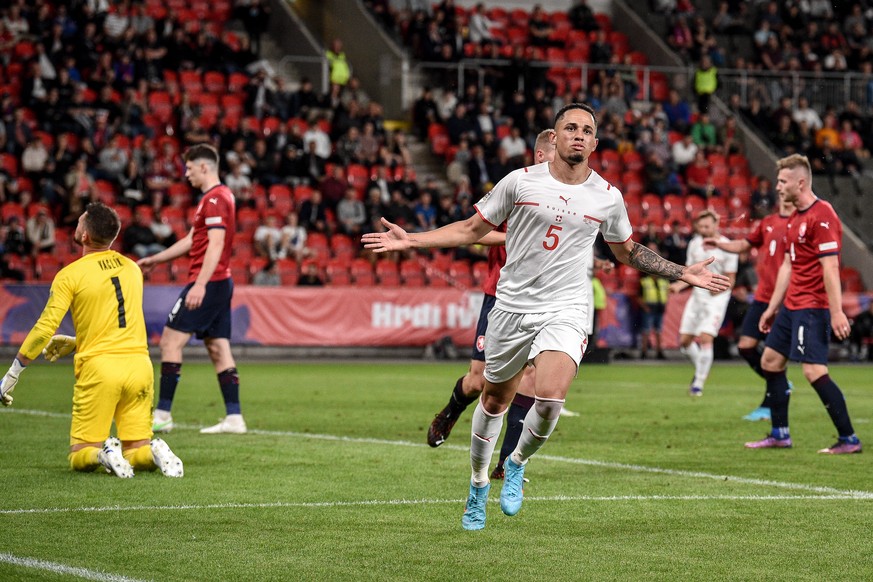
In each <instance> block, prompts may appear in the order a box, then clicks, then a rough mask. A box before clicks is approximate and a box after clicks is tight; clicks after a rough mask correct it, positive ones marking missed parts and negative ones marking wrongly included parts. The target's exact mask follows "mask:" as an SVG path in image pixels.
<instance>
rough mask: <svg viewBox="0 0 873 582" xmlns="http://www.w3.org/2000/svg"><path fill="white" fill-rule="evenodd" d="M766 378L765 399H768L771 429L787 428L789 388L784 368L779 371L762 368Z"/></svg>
mask: <svg viewBox="0 0 873 582" xmlns="http://www.w3.org/2000/svg"><path fill="white" fill-rule="evenodd" d="M763 372H764V378H765V379H766V380H767V399H768V400H769V401H770V422H771V423H772V425H773V429H774V430H775V429H777V428H786V429H787V428H788V400H789V397H790V395H791V389H790V388H789V387H788V378H787V377H786V376H785V370H782V371H781V372H768V371H767V370H763Z"/></svg>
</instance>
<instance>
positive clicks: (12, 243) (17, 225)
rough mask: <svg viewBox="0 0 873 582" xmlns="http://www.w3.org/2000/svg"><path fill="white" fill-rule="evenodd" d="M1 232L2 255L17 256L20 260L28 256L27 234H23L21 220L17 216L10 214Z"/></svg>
mask: <svg viewBox="0 0 873 582" xmlns="http://www.w3.org/2000/svg"><path fill="white" fill-rule="evenodd" d="M3 231H4V238H3V248H4V253H8V254H11V255H17V256H18V257H21V258H23V257H25V256H26V255H27V254H28V244H27V234H26V233H25V232H24V227H23V226H22V225H21V219H20V218H19V217H18V215H17V214H12V215H10V216H9V218H7V219H6V224H4V225H3Z"/></svg>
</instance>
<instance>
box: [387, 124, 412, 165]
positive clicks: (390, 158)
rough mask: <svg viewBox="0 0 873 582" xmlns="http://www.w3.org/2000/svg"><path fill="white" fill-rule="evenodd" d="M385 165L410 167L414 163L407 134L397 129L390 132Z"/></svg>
mask: <svg viewBox="0 0 873 582" xmlns="http://www.w3.org/2000/svg"><path fill="white" fill-rule="evenodd" d="M385 151H386V152H387V155H386V156H385V165H387V166H388V167H389V168H392V169H394V168H398V167H408V166H412V165H413V160H412V152H411V151H410V149H409V145H408V144H407V141H406V134H405V133H404V132H403V131H401V130H399V129H398V130H396V131H393V132H391V133H389V134H388V136H387V141H386V143H385Z"/></svg>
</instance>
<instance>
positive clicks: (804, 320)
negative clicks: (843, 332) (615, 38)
mask: <svg viewBox="0 0 873 582" xmlns="http://www.w3.org/2000/svg"><path fill="white" fill-rule="evenodd" d="M830 339H831V319H830V312H829V311H828V310H827V309H797V310H791V309H788V308H786V307H783V308H782V309H780V310H779V313H778V314H777V315H776V319H775V321H773V327H772V328H771V329H770V333H769V334H767V341H766V343H765V344H764V345H766V346H767V347H768V348H771V349H774V350H776V351H777V352H779V353H780V354H782V355H783V356H785V357H786V358H788V359H789V360H792V361H795V362H802V363H804V364H827V363H828V348H829V346H830Z"/></svg>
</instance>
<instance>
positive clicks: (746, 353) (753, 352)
mask: <svg viewBox="0 0 873 582" xmlns="http://www.w3.org/2000/svg"><path fill="white" fill-rule="evenodd" d="M740 355H741V356H742V357H743V359H744V360H746V361H747V362H748V363H749V367H750V368H752V370H753V371H754V372H755V373H756V374H757V375H759V376H760V377H762V378H765V379H766V377H765V376H764V370H762V369H761V350H759V349H758V348H757V346H756V347H754V348H740Z"/></svg>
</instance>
